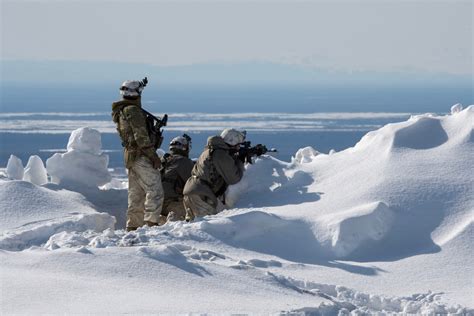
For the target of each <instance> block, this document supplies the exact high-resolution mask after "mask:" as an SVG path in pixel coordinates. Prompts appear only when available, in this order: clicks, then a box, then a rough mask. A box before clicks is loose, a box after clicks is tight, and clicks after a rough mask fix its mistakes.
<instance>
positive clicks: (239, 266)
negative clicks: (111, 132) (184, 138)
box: [0, 106, 474, 315]
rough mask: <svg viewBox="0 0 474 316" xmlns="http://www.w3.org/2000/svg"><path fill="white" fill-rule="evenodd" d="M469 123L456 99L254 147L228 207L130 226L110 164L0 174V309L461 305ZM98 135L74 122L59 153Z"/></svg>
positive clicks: (465, 287)
mask: <svg viewBox="0 0 474 316" xmlns="http://www.w3.org/2000/svg"><path fill="white" fill-rule="evenodd" d="M473 124H474V106H469V107H467V108H466V109H463V110H459V111H452V114H451V115H446V116H437V115H433V114H424V115H417V116H413V117H411V118H410V119H409V120H407V121H404V122H400V123H396V124H388V125H386V126H384V127H382V128H380V129H379V130H376V131H373V132H370V133H368V134H367V135H365V136H364V137H363V138H362V139H361V140H360V141H359V142H358V143H357V144H356V145H355V146H354V147H352V148H348V149H346V150H344V151H340V152H332V153H331V154H323V153H319V152H318V151H317V150H315V149H313V148H310V147H306V148H303V149H300V150H299V151H298V152H297V153H296V154H295V158H294V159H293V160H292V161H291V162H283V161H280V160H278V159H276V158H274V157H270V156H263V157H261V158H260V159H257V160H256V161H255V163H254V164H252V165H248V166H247V170H246V172H245V175H244V177H243V179H242V181H240V182H239V183H238V184H236V185H234V186H231V187H230V188H229V190H228V192H227V194H226V202H227V204H229V205H232V206H233V208H232V209H228V210H225V211H224V212H222V213H220V214H218V215H215V216H208V217H205V218H201V219H197V220H196V221H194V222H192V223H185V222H172V223H167V224H166V225H164V226H161V227H154V228H148V227H142V228H139V229H138V230H137V231H134V232H126V231H124V230H123V229H122V228H123V227H124V214H125V210H126V201H127V191H126V189H125V187H126V183H123V182H122V181H119V180H117V179H113V181H111V182H109V183H103V184H102V186H101V188H100V189H99V188H97V185H98V184H97V182H94V181H93V182H94V185H93V186H87V187H86V186H84V185H82V184H81V185H76V186H64V185H63V184H64V183H63V182H62V181H61V183H60V185H55V184H47V185H42V186H38V185H34V184H31V183H28V182H24V181H11V180H8V179H0V209H1V211H0V216H1V218H0V219H1V221H0V223H1V225H2V226H1V229H2V231H3V235H2V236H1V237H0V249H2V250H0V261H1V262H2V263H1V265H2V269H1V270H2V274H1V278H2V280H1V282H2V286H3V289H2V295H1V306H2V307H1V311H2V313H5V314H12V313H17V314H21V313H26V314H28V313H48V314H51V313H53V314H55V313H77V312H78V311H80V312H81V313H85V314H89V313H90V314H105V313H109V314H118V313H120V314H124V313H133V314H151V313H158V312H159V313H165V314H166V313H168V314H179V313H214V314H221V313H239V314H276V313H280V314H283V315H287V314H291V315H294V314H305V313H307V314H334V315H337V314H341V315H344V314H353V315H359V314H366V313H369V314H376V313H380V314H393V313H404V314H473V313H474V310H473V307H474V305H473V303H472V297H473V296H474V278H473V276H474V271H473V269H474V268H473V266H472V264H469V262H472V261H473V259H474V258H473V253H474V249H473V248H474V247H473V243H472V240H473V237H474V225H473V222H474V212H473V210H474V199H473V198H472V197H473V196H474V192H473V191H474V183H473V179H472V156H473V154H474V136H473V135H474V133H473ZM94 134H95V135H96V136H91V135H94ZM81 135H82V136H81ZM86 136H87V137H86ZM98 138H99V139H100V134H99V137H97V134H96V133H94V132H91V133H88V132H87V131H85V132H84V131H83V132H77V133H76V134H75V135H74V137H73V136H71V139H72V141H70V143H72V144H75V143H76V142H78V139H81V142H82V145H81V146H82V147H81V146H79V147H74V148H72V147H70V146H69V145H68V152H67V153H66V154H64V155H67V154H70V153H76V152H79V153H81V154H87V155H91V156H86V157H88V158H86V159H84V160H82V162H84V161H85V162H87V163H91V162H92V161H94V160H93V159H92V158H91V157H101V155H102V154H101V152H100V145H99V146H97V144H98V142H97V139H98ZM91 139H93V140H94V141H92V140H91ZM84 143H86V144H95V145H91V146H85V147H84V146H83V145H84ZM74 155H76V154H74ZM53 157H54V156H53ZM79 160H80V159H79V158H78V156H76V160H75V161H76V162H77V161H79ZM48 161H49V160H48ZM53 165H54V164H53ZM71 166H73V164H69V165H64V166H63V170H62V171H63V173H66V171H69V172H70V173H69V174H70V175H72V174H74V172H80V173H85V172H86V171H84V170H81V171H78V170H79V169H74V167H71ZM59 169H61V168H59ZM66 169H67V170H66ZM49 170H50V169H49V166H48V171H49ZM50 174H51V173H50ZM56 176H57V175H56ZM76 176H77V177H79V178H81V177H82V174H77V175H76ZM83 180H85V178H84V179H83ZM73 191H75V192H73ZM114 224H115V226H114ZM51 298H54V303H51ZM25 301H28V304H24V302H25ZM124 302H126V303H124Z"/></svg>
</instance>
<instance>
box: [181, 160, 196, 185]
mask: <svg viewBox="0 0 474 316" xmlns="http://www.w3.org/2000/svg"><path fill="white" fill-rule="evenodd" d="M193 167H194V163H193V161H192V160H191V159H187V158H184V159H182V160H181V162H180V165H179V166H178V169H177V170H178V175H179V177H180V178H181V179H182V180H183V181H184V182H186V181H187V180H188V179H189V177H190V176H191V171H192V170H193Z"/></svg>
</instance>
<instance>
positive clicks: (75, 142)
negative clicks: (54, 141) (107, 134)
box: [46, 127, 112, 188]
mask: <svg viewBox="0 0 474 316" xmlns="http://www.w3.org/2000/svg"><path fill="white" fill-rule="evenodd" d="M108 164H109V156H108V155H106V154H104V153H102V141H101V135H100V132H99V131H97V130H95V129H92V128H88V127H84V128H79V129H77V130H75V131H73V132H72V133H71V136H70V137H69V142H68V144H67V152H66V153H64V154H61V153H56V154H54V155H53V156H52V157H51V158H49V159H48V160H46V168H47V170H48V174H49V175H50V176H51V179H52V182H54V183H57V184H63V185H67V186H87V187H94V188H96V187H98V186H103V185H105V184H106V183H108V182H110V181H111V179H112V178H111V175H110V173H109V171H108V169H107V166H108Z"/></svg>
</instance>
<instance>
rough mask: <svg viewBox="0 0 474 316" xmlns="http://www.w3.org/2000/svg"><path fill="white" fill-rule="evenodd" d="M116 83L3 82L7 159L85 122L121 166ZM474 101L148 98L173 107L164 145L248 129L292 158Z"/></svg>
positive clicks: (159, 106) (351, 92) (462, 94)
mask: <svg viewBox="0 0 474 316" xmlns="http://www.w3.org/2000/svg"><path fill="white" fill-rule="evenodd" d="M115 99H118V95H117V90H116V87H112V86H105V85H103V86H96V85H94V86H85V85H82V86H80V85H79V86H77V85H76V86H72V85H68V84H59V85H32V84H22V85H20V84H4V83H3V84H2V93H1V103H0V167H4V166H6V164H7V161H8V158H9V156H10V155H11V154H13V155H16V156H18V157H20V158H21V159H22V160H23V163H24V164H26V162H27V160H28V157H29V156H30V155H39V156H40V157H41V158H42V159H43V160H46V159H47V158H49V157H50V156H52V155H53V154H54V153H55V152H62V151H64V150H65V148H66V144H67V141H68V138H69V134H70V133H71V131H73V130H74V129H76V128H79V127H85V126H88V127H91V128H96V129H98V130H99V131H100V132H101V133H102V145H103V149H104V151H105V152H106V153H107V154H108V155H109V157H110V163H109V166H110V167H111V168H120V167H122V166H123V162H122V159H123V158H122V148H121V145H120V140H119V137H118V135H117V133H116V131H115V126H114V124H113V122H112V121H111V117H110V104H111V102H112V101H114V100H115ZM470 101H472V89H469V88H466V87H445V88H440V87H435V86H430V87H420V86H417V87H414V86H411V87H401V86H399V87H385V88H380V87H379V88H378V89H374V87H359V88H357V87H347V88H339V89H338V88H336V87H310V86H299V87H296V86H295V87H275V86H259V87H256V86H253V87H244V86H240V87H219V88H216V87H208V86H200V87H184V86H179V87H167V86H162V87H158V88H157V89H153V88H152V87H150V88H147V90H145V92H144V96H143V105H144V107H145V108H146V109H148V110H149V111H151V112H153V113H154V114H156V115H157V116H161V115H163V114H164V113H167V114H168V115H169V124H168V126H167V127H166V128H165V132H164V136H165V140H164V146H163V149H165V150H166V149H167V144H168V143H169V141H170V140H171V139H172V138H173V137H175V136H178V135H181V134H182V133H184V132H186V133H187V134H189V135H190V136H191V137H192V138H193V148H192V151H191V156H192V157H194V158H195V157H198V156H199V154H200V153H201V152H202V150H203V148H204V146H205V144H206V140H207V138H208V137H209V136H212V135H216V134H218V133H219V132H220V131H221V130H222V129H224V128H227V127H234V128H238V129H245V130H246V131H247V135H248V136H247V137H248V140H250V141H251V142H252V144H258V143H262V144H265V145H267V147H268V148H276V149H277V150H278V153H277V154H276V157H278V158H279V159H281V160H284V161H289V160H290V159H291V157H292V156H294V154H295V152H296V151H297V150H298V149H299V148H302V147H306V146H312V147H313V148H315V149H316V150H318V151H320V152H323V153H327V152H329V151H330V150H331V149H334V150H336V151H340V150H343V149H346V148H348V147H351V146H354V145H355V144H356V143H357V142H358V141H359V140H360V138H361V137H362V136H363V135H364V134H366V133H367V132H369V131H372V130H375V129H378V128H380V127H381V126H383V125H385V124H388V123H393V122H400V121H404V120H406V119H408V118H409V117H410V115H412V114H418V113H426V112H432V113H446V112H448V111H449V108H450V106H451V105H452V104H454V103H457V102H463V103H464V104H469V102H470Z"/></svg>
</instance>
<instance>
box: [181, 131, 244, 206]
mask: <svg viewBox="0 0 474 316" xmlns="http://www.w3.org/2000/svg"><path fill="white" fill-rule="evenodd" d="M229 150H230V147H229V146H228V145H227V144H226V143H225V142H224V140H223V139H222V137H220V136H213V137H210V138H208V140H207V146H206V149H205V150H204V152H203V153H202V154H201V156H200V157H199V159H198V161H197V162H196V164H195V165H194V168H193V170H192V172H191V178H189V179H188V181H187V182H186V185H185V186H184V192H183V193H184V194H185V195H186V194H197V195H200V196H205V197H208V198H210V199H211V200H212V201H213V202H215V203H216V202H217V197H218V196H219V195H222V194H224V192H225V191H226V189H227V187H228V186H229V185H231V184H235V183H237V182H239V181H240V179H242V176H243V174H244V164H243V163H242V162H241V161H240V160H239V159H237V158H235V157H233V156H232V155H231V154H230V153H229Z"/></svg>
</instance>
